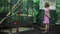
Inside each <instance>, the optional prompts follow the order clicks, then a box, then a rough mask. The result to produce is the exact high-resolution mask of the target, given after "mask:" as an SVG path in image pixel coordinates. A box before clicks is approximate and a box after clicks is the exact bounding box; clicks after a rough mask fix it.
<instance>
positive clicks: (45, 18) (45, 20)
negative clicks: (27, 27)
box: [43, 8, 49, 24]
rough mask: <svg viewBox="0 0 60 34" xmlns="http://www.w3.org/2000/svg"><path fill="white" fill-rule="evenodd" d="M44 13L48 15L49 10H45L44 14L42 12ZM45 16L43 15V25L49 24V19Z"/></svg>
mask: <svg viewBox="0 0 60 34" xmlns="http://www.w3.org/2000/svg"><path fill="white" fill-rule="evenodd" d="M44 13H45V14H47V15H48V13H49V8H45V12H44ZM45 14H44V21H43V24H49V17H48V16H46V15H45Z"/></svg>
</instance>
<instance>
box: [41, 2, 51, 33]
mask: <svg viewBox="0 0 60 34" xmlns="http://www.w3.org/2000/svg"><path fill="white" fill-rule="evenodd" d="M44 7H45V11H44V20H43V24H44V25H45V28H41V29H44V30H45V31H44V32H47V30H48V29H49V18H50V14H49V3H48V2H46V3H45V6H44Z"/></svg>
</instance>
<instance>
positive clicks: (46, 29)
mask: <svg viewBox="0 0 60 34" xmlns="http://www.w3.org/2000/svg"><path fill="white" fill-rule="evenodd" d="M48 29H49V25H48V24H46V25H45V31H44V32H43V33H46V32H47V31H48Z"/></svg>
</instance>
